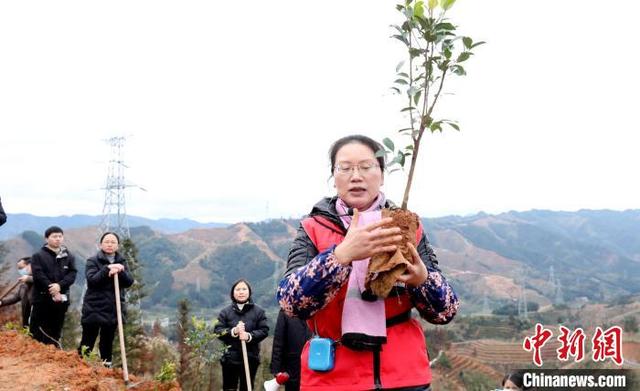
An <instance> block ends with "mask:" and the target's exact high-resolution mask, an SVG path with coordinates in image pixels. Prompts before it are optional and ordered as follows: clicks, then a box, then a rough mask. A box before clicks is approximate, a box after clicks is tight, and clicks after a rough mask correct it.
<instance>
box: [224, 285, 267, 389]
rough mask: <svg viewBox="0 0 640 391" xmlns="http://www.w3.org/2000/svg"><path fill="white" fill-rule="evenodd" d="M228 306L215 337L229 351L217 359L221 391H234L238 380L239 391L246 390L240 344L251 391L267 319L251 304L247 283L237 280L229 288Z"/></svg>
mask: <svg viewBox="0 0 640 391" xmlns="http://www.w3.org/2000/svg"><path fill="white" fill-rule="evenodd" d="M229 296H230V297H231V305H229V306H227V307H225V308H224V309H223V310H222V311H220V315H218V323H217V324H216V327H215V332H216V334H218V335H220V337H219V338H220V339H221V340H222V342H224V343H225V345H228V346H229V348H228V349H227V351H226V352H224V355H223V356H222V358H221V359H220V364H221V365H222V389H223V390H224V391H230V390H234V391H235V390H237V389H238V379H239V380H240V391H245V390H247V384H246V383H247V381H246V375H245V371H244V362H243V359H242V347H241V343H240V341H245V343H246V344H247V356H248V357H247V358H248V361H249V374H250V376H251V389H253V383H254V381H255V378H256V372H257V371H258V366H259V365H260V342H261V341H262V340H263V339H265V338H266V337H267V335H268V334H269V326H268V325H267V317H266V315H265V314H264V310H263V309H262V308H260V307H258V306H257V305H255V304H254V303H253V301H252V300H251V285H249V282H247V281H246V280H238V281H236V282H235V283H234V284H233V286H231V292H230V294H229Z"/></svg>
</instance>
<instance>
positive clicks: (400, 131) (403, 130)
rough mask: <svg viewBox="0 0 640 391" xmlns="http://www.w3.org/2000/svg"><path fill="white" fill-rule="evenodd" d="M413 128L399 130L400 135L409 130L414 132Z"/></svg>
mask: <svg viewBox="0 0 640 391" xmlns="http://www.w3.org/2000/svg"><path fill="white" fill-rule="evenodd" d="M412 129H413V128H402V129H400V130H398V133H402V132H406V131H408V130H412Z"/></svg>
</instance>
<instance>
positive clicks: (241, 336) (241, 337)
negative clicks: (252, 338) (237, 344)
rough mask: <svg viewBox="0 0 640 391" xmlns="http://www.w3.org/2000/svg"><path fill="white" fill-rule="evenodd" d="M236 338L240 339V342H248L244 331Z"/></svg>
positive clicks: (247, 334)
mask: <svg viewBox="0 0 640 391" xmlns="http://www.w3.org/2000/svg"><path fill="white" fill-rule="evenodd" d="M238 338H240V341H248V340H249V333H247V332H246V331H243V332H241V333H240V334H239V335H238Z"/></svg>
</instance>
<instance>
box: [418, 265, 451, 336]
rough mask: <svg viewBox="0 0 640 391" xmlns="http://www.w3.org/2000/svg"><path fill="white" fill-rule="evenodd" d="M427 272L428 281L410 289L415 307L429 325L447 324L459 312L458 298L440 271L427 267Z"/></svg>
mask: <svg viewBox="0 0 640 391" xmlns="http://www.w3.org/2000/svg"><path fill="white" fill-rule="evenodd" d="M427 271H429V277H427V281H425V282H424V283H423V284H422V285H419V286H417V287H411V288H409V294H410V295H411V299H412V301H413V305H414V306H415V307H416V308H417V309H418V312H420V316H422V317H423V318H424V319H425V320H426V321H428V322H429V323H434V324H447V323H449V322H450V321H451V320H452V319H453V317H454V316H455V315H456V312H458V307H459V306H460V302H459V301H458V296H457V295H456V293H455V292H454V291H453V288H452V287H451V285H449V283H448V282H447V280H446V279H445V278H444V276H443V275H442V273H441V272H440V270H437V269H435V268H431V267H429V266H427Z"/></svg>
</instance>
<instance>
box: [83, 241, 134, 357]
mask: <svg viewBox="0 0 640 391" xmlns="http://www.w3.org/2000/svg"><path fill="white" fill-rule="evenodd" d="M119 245H120V238H119V237H118V235H117V234H115V233H114V232H105V233H104V234H103V235H102V236H101V237H100V250H99V251H98V253H97V254H96V255H94V256H93V257H91V258H89V259H87V265H86V269H85V276H86V277H87V292H86V293H85V295H84V301H83V303H82V319H81V321H80V322H81V324H82V339H81V340H80V346H79V347H78V353H79V354H80V355H82V354H89V353H90V352H91V351H92V350H93V347H94V345H95V343H96V339H97V338H98V335H100V343H99V349H100V358H101V359H102V362H103V363H104V365H105V366H106V367H111V363H112V352H113V339H114V337H115V332H116V328H117V327H118V314H117V308H116V307H117V304H116V291H115V278H116V277H117V278H118V282H119V288H120V294H119V296H120V305H121V308H123V311H124V308H125V307H124V304H125V303H124V301H125V299H124V296H125V295H124V289H126V288H129V287H130V286H131V285H133V282H134V280H133V277H132V276H131V273H130V272H129V269H128V267H127V261H126V259H124V258H123V257H122V255H121V254H120V253H119V252H118V246H119Z"/></svg>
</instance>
